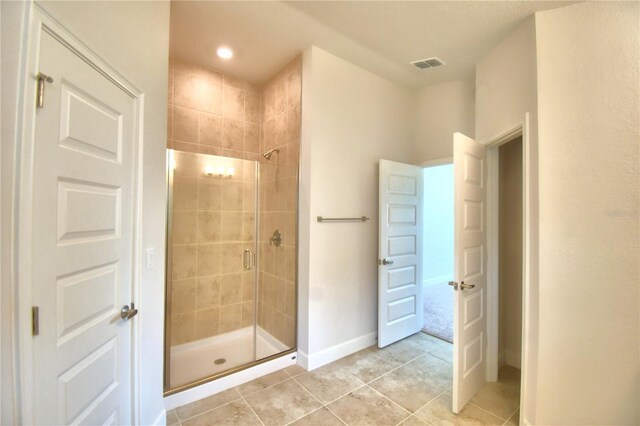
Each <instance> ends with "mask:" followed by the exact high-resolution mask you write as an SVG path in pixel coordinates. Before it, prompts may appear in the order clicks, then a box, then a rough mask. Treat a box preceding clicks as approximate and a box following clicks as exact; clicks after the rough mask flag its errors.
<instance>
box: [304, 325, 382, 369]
mask: <svg viewBox="0 0 640 426" xmlns="http://www.w3.org/2000/svg"><path fill="white" fill-rule="evenodd" d="M377 336H378V333H375V332H374V333H369V334H365V335H364V336H360V337H356V338H355V339H351V340H348V341H346V342H343V343H339V344H337V345H335V346H331V347H330V348H326V349H323V350H321V351H319V352H316V353H314V354H310V355H309V354H303V353H300V361H301V362H300V365H301V366H303V367H304V368H306V369H307V370H315V369H316V368H318V367H322V366H323V365H327V364H330V363H332V362H333V361H336V360H339V359H340V358H343V357H345V356H347V355H351V354H352V353H355V352H358V351H360V350H362V349H364V348H368V347H369V346H371V345H375V344H376V337H377Z"/></svg>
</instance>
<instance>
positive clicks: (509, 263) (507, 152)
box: [498, 138, 522, 368]
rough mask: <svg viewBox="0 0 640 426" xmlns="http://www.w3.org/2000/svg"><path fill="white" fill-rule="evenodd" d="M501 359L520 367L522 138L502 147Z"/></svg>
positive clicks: (500, 231)
mask: <svg viewBox="0 0 640 426" xmlns="http://www.w3.org/2000/svg"><path fill="white" fill-rule="evenodd" d="M499 150H500V151H499V158H500V160H499V161H500V165H499V169H500V170H499V183H498V185H499V188H500V189H499V191H500V194H499V200H500V201H499V215H500V224H499V226H500V229H499V247H500V253H499V256H500V263H499V265H500V266H499V267H500V270H499V294H500V302H499V305H500V312H499V323H498V324H499V334H500V335H499V338H498V351H499V353H500V357H499V359H500V362H501V363H503V362H504V363H506V364H507V365H510V366H512V367H516V368H520V355H521V347H522V138H518V139H516V140H513V141H510V142H509V143H507V144H505V145H502V146H500V148H499Z"/></svg>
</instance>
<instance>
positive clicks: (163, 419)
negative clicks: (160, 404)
mask: <svg viewBox="0 0 640 426" xmlns="http://www.w3.org/2000/svg"><path fill="white" fill-rule="evenodd" d="M166 424H167V410H162V411H160V415H159V416H158V417H156V419H155V421H154V422H153V425H154V426H164V425H166Z"/></svg>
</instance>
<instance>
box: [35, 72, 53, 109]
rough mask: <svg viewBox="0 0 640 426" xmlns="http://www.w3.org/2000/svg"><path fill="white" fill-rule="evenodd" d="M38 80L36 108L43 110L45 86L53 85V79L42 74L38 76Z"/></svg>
mask: <svg viewBox="0 0 640 426" xmlns="http://www.w3.org/2000/svg"><path fill="white" fill-rule="evenodd" d="M37 78H38V90H37V92H36V108H42V107H43V106H44V84H45V83H53V79H52V78H51V77H49V76H48V75H46V74H43V73H41V72H39V73H38V75H37Z"/></svg>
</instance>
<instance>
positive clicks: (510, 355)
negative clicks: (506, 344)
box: [506, 351, 522, 369]
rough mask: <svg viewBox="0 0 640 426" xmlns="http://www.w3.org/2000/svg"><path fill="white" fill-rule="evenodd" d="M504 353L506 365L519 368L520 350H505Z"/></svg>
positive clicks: (520, 361) (520, 362)
mask: <svg viewBox="0 0 640 426" xmlns="http://www.w3.org/2000/svg"><path fill="white" fill-rule="evenodd" d="M506 355H507V365H510V366H511V367H515V368H517V369H520V367H521V365H522V356H521V355H520V352H515V351H506Z"/></svg>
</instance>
